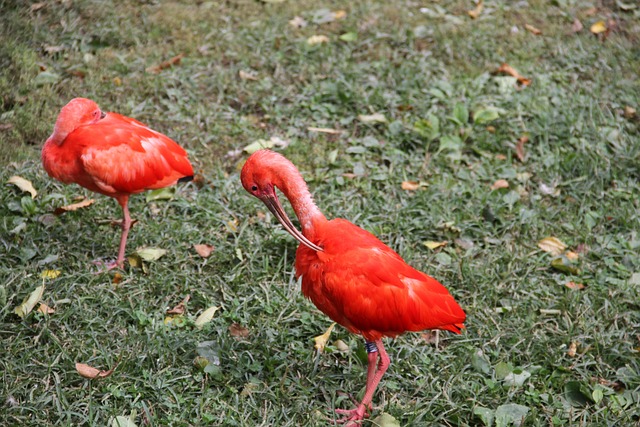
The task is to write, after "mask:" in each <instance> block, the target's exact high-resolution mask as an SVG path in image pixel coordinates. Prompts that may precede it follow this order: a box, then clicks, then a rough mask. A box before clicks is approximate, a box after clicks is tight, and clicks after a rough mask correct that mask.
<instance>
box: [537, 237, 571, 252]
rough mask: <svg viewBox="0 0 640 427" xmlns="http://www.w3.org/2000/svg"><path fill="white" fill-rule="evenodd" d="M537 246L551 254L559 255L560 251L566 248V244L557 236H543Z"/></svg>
mask: <svg viewBox="0 0 640 427" xmlns="http://www.w3.org/2000/svg"><path fill="white" fill-rule="evenodd" d="M538 247H539V248H540V249H542V250H543V251H545V252H549V253H550V254H551V255H560V254H561V253H562V251H564V250H565V249H567V245H565V244H564V243H563V242H562V241H561V240H560V239H558V238H557V237H545V238H544V239H542V240H540V241H539V242H538Z"/></svg>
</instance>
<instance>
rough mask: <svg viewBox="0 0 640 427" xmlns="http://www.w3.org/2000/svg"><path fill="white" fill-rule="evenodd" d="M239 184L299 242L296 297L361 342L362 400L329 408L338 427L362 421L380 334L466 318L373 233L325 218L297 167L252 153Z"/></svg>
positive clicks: (384, 359)
mask: <svg viewBox="0 0 640 427" xmlns="http://www.w3.org/2000/svg"><path fill="white" fill-rule="evenodd" d="M241 180H242V185H243V187H244V188H245V189H246V190H247V191H248V192H249V193H251V194H252V195H254V196H255V197H257V198H258V199H260V200H261V201H262V202H263V203H264V204H265V205H266V206H267V208H268V209H269V210H270V211H271V212H272V213H273V214H274V215H275V217H276V218H278V220H279V221H280V222H281V223H282V225H283V227H284V228H285V229H286V230H287V231H288V232H289V233H291V235H292V236H293V237H295V238H296V239H297V240H298V241H299V242H300V245H299V246H298V250H297V252H296V262H295V267H296V276H297V277H300V276H302V292H303V294H304V295H305V296H306V297H307V298H309V299H310V300H311V301H312V302H313V303H314V304H315V305H316V307H318V308H319V309H320V311H322V312H323V313H325V314H326V315H327V316H329V317H330V318H331V319H332V320H333V321H335V322H337V323H339V324H340V325H342V326H344V327H345V328H347V329H348V330H349V331H351V332H353V333H355V334H359V335H362V336H363V337H364V339H365V341H366V345H365V346H366V349H367V352H368V356H367V357H368V368H367V384H366V388H365V393H364V397H363V399H362V401H361V402H360V403H359V404H358V405H357V406H356V407H355V408H354V409H350V410H344V409H338V410H336V412H337V413H338V414H341V415H344V418H342V419H340V420H338V421H339V422H341V423H347V425H356V424H357V422H358V421H359V420H362V419H364V417H365V416H368V410H369V409H370V405H371V400H372V398H373V394H374V391H375V389H376V387H377V386H378V383H379V382H380V380H381V378H382V376H383V375H384V373H385V372H386V370H387V368H388V367H389V363H390V359H389V356H388V355H387V352H386V351H385V349H384V345H383V343H382V337H396V336H397V335H399V334H402V333H404V332H407V331H422V330H425V329H443V330H447V331H451V332H455V333H457V334H459V333H460V331H461V329H462V328H464V325H463V322H464V320H465V317H466V316H465V313H464V311H463V310H462V308H460V306H459V305H458V304H457V303H456V301H455V300H454V299H453V296H451V294H450V293H449V291H447V289H446V288H445V287H444V286H443V285H441V284H440V283H439V282H438V281H437V280H436V279H434V278H432V277H429V276H427V275H426V274H424V273H422V272H420V271H418V270H416V269H414V268H413V267H411V266H409V265H408V264H407V263H406V262H405V261H404V260H403V259H402V258H401V257H400V255H398V254H397V253H396V252H394V251H393V250H392V249H391V248H389V247H388V246H387V245H385V244H384V243H382V242H381V241H380V240H378V238H376V237H375V236H374V235H373V234H371V233H369V232H368V231H366V230H363V229H362V228H360V227H358V226H356V225H354V224H352V223H351V222H349V221H347V220H344V219H340V218H338V219H333V220H327V218H326V217H325V216H324V215H323V214H322V212H320V210H319V209H318V207H317V206H316V204H315V203H314V201H313V198H312V196H311V193H310V192H309V189H308V188H307V184H306V182H305V181H304V179H303V178H302V175H301V174H300V172H299V171H298V169H296V167H295V166H294V165H293V163H291V162H290V161H289V160H288V159H286V158H285V157H284V156H282V155H280V154H278V153H275V152H273V151H269V150H260V151H257V152H255V153H254V154H252V155H251V156H250V157H249V158H248V159H247V162H246V163H245V165H244V166H243V168H242V172H241ZM276 188H278V189H279V190H280V191H281V192H282V193H284V195H285V197H286V198H287V199H288V200H289V202H290V203H291V205H292V207H293V210H294V211H295V214H296V216H297V217H298V220H299V222H300V226H301V227H302V232H300V231H299V230H298V229H297V228H296V227H295V226H294V225H293V223H292V222H291V220H290V219H289V217H288V216H287V214H286V212H285V211H284V209H283V208H282V205H281V203H280V201H279V200H278V196H277V194H276V191H275V189H276Z"/></svg>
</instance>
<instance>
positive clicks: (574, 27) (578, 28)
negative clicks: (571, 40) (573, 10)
mask: <svg viewBox="0 0 640 427" xmlns="http://www.w3.org/2000/svg"><path fill="white" fill-rule="evenodd" d="M583 29H584V26H583V25H582V22H580V20H579V19H578V18H576V19H574V20H573V24H571V31H572V32H574V33H579V32H580V31H582V30H583Z"/></svg>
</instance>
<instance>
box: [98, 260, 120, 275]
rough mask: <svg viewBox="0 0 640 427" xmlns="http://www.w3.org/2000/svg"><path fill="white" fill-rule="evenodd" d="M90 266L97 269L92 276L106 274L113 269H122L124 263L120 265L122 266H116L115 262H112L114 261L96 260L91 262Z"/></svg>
mask: <svg viewBox="0 0 640 427" xmlns="http://www.w3.org/2000/svg"><path fill="white" fill-rule="evenodd" d="M92 264H93V265H95V266H97V267H98V271H96V272H95V273H94V274H102V273H108V272H110V271H111V270H113V269H114V268H120V269H122V268H123V267H124V263H122V265H120V264H118V262H117V261H114V260H110V261H102V260H99V259H97V260H94V261H92Z"/></svg>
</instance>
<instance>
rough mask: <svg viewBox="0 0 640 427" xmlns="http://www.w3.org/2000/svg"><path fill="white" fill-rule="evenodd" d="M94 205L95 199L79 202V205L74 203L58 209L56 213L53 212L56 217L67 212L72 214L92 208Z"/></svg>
mask: <svg viewBox="0 0 640 427" xmlns="http://www.w3.org/2000/svg"><path fill="white" fill-rule="evenodd" d="M94 203H95V200H94V199H84V200H83V201H81V202H78V203H72V204H70V205H67V206H60V207H58V208H56V210H55V211H53V214H54V215H62V214H63V213H65V212H72V211H76V210H78V209H82V208H86V207H87V206H91V205H92V204H94Z"/></svg>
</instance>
